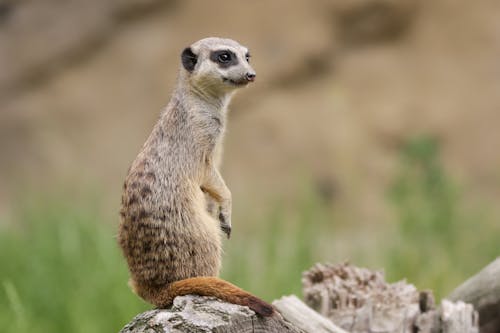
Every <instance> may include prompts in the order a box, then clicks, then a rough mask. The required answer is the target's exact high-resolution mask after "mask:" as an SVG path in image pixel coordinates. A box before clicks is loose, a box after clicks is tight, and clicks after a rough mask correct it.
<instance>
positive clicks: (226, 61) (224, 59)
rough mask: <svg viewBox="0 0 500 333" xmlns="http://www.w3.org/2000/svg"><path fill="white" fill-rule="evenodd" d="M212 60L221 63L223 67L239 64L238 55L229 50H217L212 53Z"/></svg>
mask: <svg viewBox="0 0 500 333" xmlns="http://www.w3.org/2000/svg"><path fill="white" fill-rule="evenodd" d="M210 60H212V61H213V62H215V63H216V64H219V67H221V68H228V67H231V66H234V65H237V64H238V57H236V54H234V52H232V51H229V50H217V51H212V52H211V53H210Z"/></svg>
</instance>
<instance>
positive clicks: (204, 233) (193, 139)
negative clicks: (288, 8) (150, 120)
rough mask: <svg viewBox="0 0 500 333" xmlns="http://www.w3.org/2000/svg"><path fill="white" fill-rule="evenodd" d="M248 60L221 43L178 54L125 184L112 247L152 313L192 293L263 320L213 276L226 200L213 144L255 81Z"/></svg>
mask: <svg viewBox="0 0 500 333" xmlns="http://www.w3.org/2000/svg"><path fill="white" fill-rule="evenodd" d="M249 57H250V55H249V53H248V49H247V48H246V47H244V46H242V45H240V44H239V43H237V42H236V41H234V40H231V39H222V38H205V39H202V40H199V41H197V42H195V43H194V44H192V45H191V46H190V47H187V48H186V49H184V51H183V52H182V54H181V60H182V61H181V62H182V66H181V68H180V73H179V77H178V79H177V84H176V87H175V90H174V93H173V95H172V98H171V100H170V102H169V103H168V105H167V107H166V108H165V110H164V111H163V112H162V113H161V115H160V119H159V120H158V122H157V123H156V125H155V126H154V128H153V131H152V133H151V134H150V136H149V138H148V139H147V141H146V143H145V144H144V146H143V147H142V150H141V151H140V153H139V155H138V156H137V157H136V159H135V160H134V162H133V163H132V166H131V167H130V170H129V173H128V175H127V177H126V179H125V184H124V190H123V196H122V207H121V210H120V216H121V223H120V228H119V234H118V242H119V244H120V246H121V248H122V250H123V254H124V256H125V258H126V259H127V263H128V266H129V271H130V275H131V279H130V284H131V286H132V288H133V290H134V291H135V292H136V293H137V294H138V295H139V296H140V297H142V298H143V299H144V300H146V301H147V302H149V303H152V304H154V305H155V306H157V307H160V308H163V307H167V306H169V305H171V304H172V302H173V300H174V298H175V297H176V296H180V295H186V294H198V295H203V296H215V297H218V298H219V299H221V300H223V301H227V302H230V303H235V304H240V305H246V306H248V307H250V308H251V309H252V310H254V311H255V312H256V313H258V314H260V315H262V316H270V315H272V314H273V311H274V310H273V307H272V306H271V305H269V304H268V303H266V302H264V301H263V300H261V299H259V298H257V297H255V296H253V295H251V294H250V293H248V292H246V291H244V290H242V289H240V288H238V287H236V286H234V285H232V284H230V283H229V282H227V281H224V280H222V279H220V278H218V277H217V276H218V274H219V270H220V265H221V245H222V244H221V238H222V233H223V232H224V233H226V234H227V236H228V237H229V235H230V232H231V193H230V191H229V189H228V188H227V186H226V184H225V183H224V180H223V179H222V177H221V175H220V173H219V171H218V166H219V164H220V159H221V151H222V138H223V135H224V131H225V127H226V122H227V106H228V104H229V101H230V99H231V97H232V95H233V93H234V92H235V90H236V89H237V88H240V87H244V86H246V85H247V84H248V83H249V82H253V81H254V79H255V71H254V70H253V69H252V67H251V66H250V65H249V63H248V61H249ZM214 207H215V211H214Z"/></svg>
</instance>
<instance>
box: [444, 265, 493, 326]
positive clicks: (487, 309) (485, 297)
mask: <svg viewBox="0 0 500 333" xmlns="http://www.w3.org/2000/svg"><path fill="white" fill-rule="evenodd" d="M448 298H449V299H450V300H454V301H458V300H461V301H464V302H467V303H471V304H472V305H474V308H475V309H476V310H477V311H478V312H479V325H480V331H481V333H498V332H500V257H498V258H497V259H496V260H495V261H493V262H492V263H491V264H489V265H488V266H486V267H485V268H483V269H482V270H481V271H480V272H479V273H477V274H476V275H474V276H473V277H471V278H470V279H468V280H467V281H465V282H464V283H463V284H461V285H460V286H459V287H457V288H456V289H455V290H454V291H453V292H452V293H451V294H450V296H449V297H448Z"/></svg>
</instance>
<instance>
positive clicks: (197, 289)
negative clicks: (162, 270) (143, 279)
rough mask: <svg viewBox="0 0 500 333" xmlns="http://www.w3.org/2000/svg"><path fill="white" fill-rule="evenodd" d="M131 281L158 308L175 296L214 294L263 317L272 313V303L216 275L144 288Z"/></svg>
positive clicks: (168, 304)
mask: <svg viewBox="0 0 500 333" xmlns="http://www.w3.org/2000/svg"><path fill="white" fill-rule="evenodd" d="M132 283H133V288H134V289H135V291H136V292H137V294H138V295H139V296H141V297H142V298H144V299H145V300H147V301H148V302H150V303H152V304H154V305H155V306H157V307H159V308H165V307H168V306H170V305H171V304H172V302H173V301H174V298H175V297H176V296H183V295H189V294H196V295H201V296H215V297H217V298H219V299H221V300H223V301H226V302H229V303H233V304H239V305H244V306H248V307H249V308H250V309H252V310H253V311H255V312H256V313H257V314H259V315H261V316H263V317H268V316H271V315H272V314H273V313H274V308H273V306H272V305H270V304H268V303H266V302H264V301H263V300H261V299H260V298H258V297H255V296H253V295H252V294H250V293H248V292H246V291H244V290H243V289H241V288H238V287H236V286H235V285H233V284H231V283H229V282H227V281H225V280H222V279H219V278H217V277H194V278H190V279H185V280H180V281H176V282H173V283H171V284H169V285H167V286H165V287H163V288H150V287H148V288H144V286H142V285H138V284H136V283H134V282H133V281H132Z"/></svg>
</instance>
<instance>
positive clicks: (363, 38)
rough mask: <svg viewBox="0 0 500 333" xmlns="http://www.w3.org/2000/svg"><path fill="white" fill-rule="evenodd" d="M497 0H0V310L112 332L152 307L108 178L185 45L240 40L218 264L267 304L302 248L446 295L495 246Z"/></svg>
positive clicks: (498, 189) (499, 147)
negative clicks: (243, 49) (133, 267)
mask: <svg viewBox="0 0 500 333" xmlns="http://www.w3.org/2000/svg"><path fill="white" fill-rule="evenodd" d="M499 17H500V3H499V2H498V1H492V0H478V1H456V0H453V1H452V0H438V1H417V0H399V1H397V0H355V1H353V0H337V1H333V0H332V1H328V0H317V1H306V0H303V1H285V0H275V1H253V2H252V1H219V0H215V1H194V0H187V1H180V0H163V1H162V0H112V1H97V0H86V1H84V0H66V1H62V0H36V1H35V0H10V1H9V0H0V283H1V284H0V326H1V327H2V328H3V329H5V331H16V332H28V331H29V332H50V331H53V332H59V331H71V332H92V331H102V332H113V331H115V332H116V331H118V330H119V329H120V328H121V327H122V326H123V325H124V324H125V323H127V322H128V321H129V320H130V319H131V318H132V317H133V316H134V315H135V314H137V313H138V312H140V311H143V310H145V309H149V308H150V306H149V305H147V304H145V303H143V302H142V301H140V300H139V299H138V298H137V297H136V296H135V295H133V294H132V292H131V291H130V290H129V289H128V287H127V279H128V277H127V275H128V274H127V268H126V265H125V261H124V260H123V258H122V257H121V253H120V252H119V249H118V247H117V245H116V242H115V234H116V229H117V225H118V214H117V212H118V209H119V202H120V195H121V185H122V181H123V179H124V177H125V175H126V172H127V169H128V167H129V165H130V163H131V162H132V160H133V159H134V158H135V156H136V154H137V153H138V151H139V149H140V147H141V146H142V144H143V142H144V141H145V139H146V138H147V136H148V134H149V132H150V131H151V128H152V126H153V124H154V123H155V121H156V119H157V118H158V115H159V112H160V110H161V109H162V107H163V106H164V105H165V104H166V103H167V102H168V100H169V98H170V94H171V91H172V88H173V86H174V84H175V78H176V75H177V71H178V67H179V55H180V52H181V50H182V49H183V48H184V47H186V46H188V45H189V44H191V43H192V42H194V41H196V40H198V39H200V38H203V37H207V36H221V37H229V38H233V39H236V40H238V41H240V42H241V43H242V44H244V45H246V46H248V47H249V48H250V50H251V53H252V55H253V57H252V60H251V61H252V65H253V66H254V68H255V69H256V71H257V82H256V83H255V84H253V85H252V86H251V87H248V88H246V89H244V90H243V91H240V92H239V94H238V95H237V96H236V97H235V99H234V100H233V103H232V105H231V113H230V121H229V126H228V133H227V136H226V141H225V156H224V165H223V170H222V174H223V176H224V178H225V180H226V183H227V184H228V186H229V188H230V189H231V191H232V194H233V202H234V206H233V236H232V239H231V240H230V241H228V242H226V243H225V255H224V268H223V272H222V277H223V278H226V279H228V280H230V281H231V282H233V283H236V284H238V285H240V286H241V287H243V288H245V289H248V290H249V291H251V292H253V293H255V294H257V295H260V296H262V297H263V298H265V299H267V300H269V301H271V300H273V299H275V298H278V297H280V296H282V295H285V294H291V293H295V294H297V295H301V282H300V279H301V272H302V271H303V270H305V269H308V268H309V267H310V266H312V265H313V264H314V263H315V262H317V261H329V262H334V263H337V262H340V261H344V260H349V261H350V262H352V263H353V264H355V265H360V266H365V267H369V268H372V269H383V270H384V271H385V272H386V276H387V278H388V280H389V281H396V280H400V279H404V278H406V279H408V280H409V281H410V282H412V283H415V284H416V285H417V287H418V288H421V289H432V290H434V291H435V293H436V295H437V297H438V298H439V297H445V296H446V295H447V294H448V293H449V292H450V291H451V290H453V289H454V287H456V286H457V285H458V284H460V283H461V282H462V281H463V280H464V279H466V278H467V277H468V276H470V275H472V274H474V273H475V272H476V271H477V270H479V269H480V268H482V267H483V266H484V265H486V264H488V263H489V262H490V261H492V260H493V259H494V258H495V257H497V256H498V255H499V254H500V245H499V244H500V243H499V242H498V238H499V235H500V223H499V216H500V206H499V205H498V202H499V199H500V153H499V152H500V131H499V130H498V127H499V125H500V62H499V59H500V20H499Z"/></svg>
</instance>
